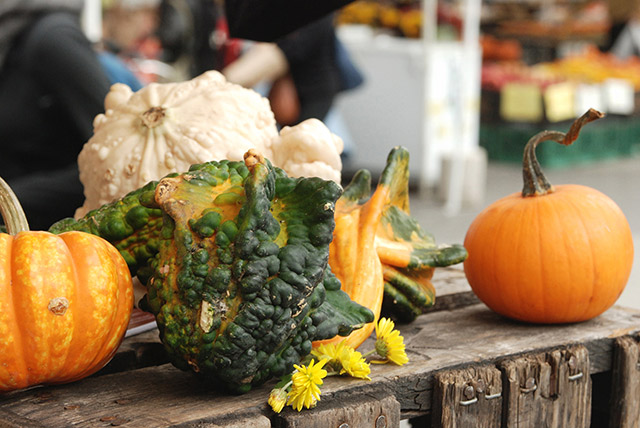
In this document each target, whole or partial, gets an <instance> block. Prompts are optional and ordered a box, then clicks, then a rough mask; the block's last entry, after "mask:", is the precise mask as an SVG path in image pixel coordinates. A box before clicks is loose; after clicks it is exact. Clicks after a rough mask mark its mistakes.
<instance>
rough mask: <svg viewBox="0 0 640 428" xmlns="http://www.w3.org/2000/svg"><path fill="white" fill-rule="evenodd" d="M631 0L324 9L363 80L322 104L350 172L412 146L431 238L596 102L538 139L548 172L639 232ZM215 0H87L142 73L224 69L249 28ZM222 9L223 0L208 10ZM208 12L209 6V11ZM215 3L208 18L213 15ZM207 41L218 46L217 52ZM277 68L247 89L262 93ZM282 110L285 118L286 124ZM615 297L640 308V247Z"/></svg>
mask: <svg viewBox="0 0 640 428" xmlns="http://www.w3.org/2000/svg"><path fill="white" fill-rule="evenodd" d="M637 3H640V2H638V1H635V0H625V1H619V0H618V1H616V0H610V1H588V0H526V1H518V0H485V1H479V0H460V1H454V0H441V1H437V0H422V1H418V0H357V1H355V2H353V3H351V4H349V5H347V6H346V7H344V8H343V9H341V10H339V11H338V12H337V13H336V14H335V16H334V17H333V24H334V27H335V34H336V35H337V38H338V40H339V41H340V43H341V45H342V46H343V47H344V48H345V50H346V52H347V54H348V56H349V58H350V60H351V63H352V65H353V66H354V67H355V69H356V71H357V73H358V74H359V78H360V80H359V81H357V82H356V84H354V85H352V86H351V87H348V88H346V89H341V90H339V91H337V93H336V94H335V97H334V98H333V99H332V103H331V107H330V109H329V112H328V113H327V115H326V116H325V117H323V118H321V119H323V120H324V121H325V123H326V124H327V126H328V127H329V128H330V129H331V130H332V131H333V132H334V133H336V134H337V135H339V136H340V137H341V138H342V139H343V140H344V142H345V151H344V153H343V175H344V180H345V182H346V181H348V179H349V178H350V176H351V175H352V174H353V173H354V172H355V171H357V170H358V169H360V168H367V169H369V170H370V171H371V172H372V173H373V174H374V176H375V175H376V174H379V173H380V171H381V170H382V168H383V167H384V165H385V159H386V156H387V154H388V152H389V150H390V149H391V148H392V147H393V146H396V145H403V146H405V147H407V148H408V149H409V151H410V153H411V164H410V170H411V189H412V196H411V204H412V206H411V209H412V214H413V215H414V216H415V217H416V218H417V219H418V220H419V222H420V223H421V225H422V226H423V227H424V228H425V229H426V230H428V231H430V232H432V233H433V234H434V235H435V237H436V239H437V240H438V242H440V243H461V242H463V240H464V236H465V232H466V230H467V228H468V226H469V224H470V223H471V221H472V220H473V218H474V217H475V215H476V214H477V213H479V212H480V211H481V210H482V209H483V208H484V207H485V206H487V205H488V204H490V203H491V202H493V201H495V200H497V199H498V198H500V197H502V196H506V195H507V194H510V193H513V192H518V191H520V189H521V187H522V177H521V161H522V151H523V147H524V144H525V143H526V142H527V140H528V139H529V138H530V137H532V136H533V135H534V134H536V133H537V132H539V131H542V130H545V129H554V130H559V131H564V132H566V131H567V130H568V128H569V126H570V124H571V122H572V120H573V119H575V118H576V117H578V116H580V115H581V114H582V113H584V112H585V111H586V110H587V109H588V108H590V107H593V108H596V109H598V110H600V111H602V112H605V113H606V114H607V116H606V118H605V119H602V120H600V121H598V122H595V123H592V124H589V125H588V126H587V127H586V128H585V129H584V130H583V132H582V134H581V136H580V138H579V140H578V141H577V142H576V143H575V144H574V145H573V146H570V147H561V146H560V145H557V144H554V143H545V144H542V145H541V146H540V147H539V148H538V150H537V154H538V159H539V160H540V162H541V164H542V166H543V168H544V170H545V172H546V174H547V177H548V178H549V180H550V181H551V182H552V183H555V184H567V183H575V184H584V185H588V186H591V187H594V188H596V189H598V190H600V191H602V192H604V193H605V194H607V195H608V196H610V197H611V198H612V199H613V200H614V201H615V202H616V203H618V205H619V206H620V207H621V208H622V210H623V211H624V213H625V215H626V216H627V219H628V220H629V223H630V225H631V228H632V231H633V237H634V241H635V242H636V245H637V243H638V242H640V239H639V237H640V192H639V191H638V187H637V183H640V120H639V118H640V117H639V116H640V95H639V94H640V58H639V57H638V54H640V14H639V13H638V9H639V8H638V6H637ZM220 4H221V3H220V2H216V1H214V0H207V1H206V2H205V1H201V0H170V1H164V0H102V1H101V0H87V1H86V7H85V11H84V20H83V22H84V25H85V29H86V33H87V35H88V36H89V38H90V39H91V40H92V41H93V42H94V43H95V44H96V47H97V49H99V50H102V51H104V52H108V53H110V54H113V55H115V56H116V57H117V58H118V59H119V60H120V61H122V62H123V64H125V65H126V67H127V68H128V69H129V70H131V71H132V72H133V74H134V75H135V76H136V77H137V79H139V81H140V83H141V85H146V84H148V83H151V82H165V81H178V80H184V79H188V78H190V77H193V76H194V75H197V74H199V72H201V71H202V70H204V69H210V68H218V69H220V68H222V67H226V66H228V65H229V64H231V63H233V62H234V61H235V60H237V59H238V58H241V57H242V56H243V55H244V54H245V53H246V52H248V51H249V50H250V49H251V47H252V46H254V45H255V43H254V42H251V41H246V40H235V39H230V38H229V36H228V31H226V26H225V23H224V19H221V17H220V15H219V14H216V13H215V12H216V11H217V12H219V8H220ZM216 8H218V9H216ZM212 11H213V13H211V12H212ZM213 16H216V18H215V19H213V18H212V17H213ZM214 56H215V58H214ZM272 84H273V81H269V80H268V79H260V81H259V82H253V83H252V85H251V86H252V87H254V89H256V90H258V91H260V92H262V93H264V94H265V95H267V94H269V91H270V90H271V86H272ZM283 124H286V123H283ZM638 253H639V251H638V250H636V256H635V263H634V269H633V271H632V276H631V279H630V281H629V284H628V286H627V288H626V290H625V292H624V294H623V295H622V297H621V298H620V300H619V301H618V303H619V304H622V305H625V306H631V307H635V308H640V264H639V260H640V256H639V255H638Z"/></svg>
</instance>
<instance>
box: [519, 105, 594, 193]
mask: <svg viewBox="0 0 640 428" xmlns="http://www.w3.org/2000/svg"><path fill="white" fill-rule="evenodd" d="M602 117H604V113H601V112H599V111H597V110H594V109H589V111H587V112H586V113H585V114H583V115H582V116H580V117H579V118H578V119H576V120H575V121H574V122H573V124H572V125H571V128H570V129H569V132H567V133H566V134H565V133H564V132H559V131H542V132H540V133H538V134H536V135H534V136H533V137H532V138H531V139H530V140H529V141H528V142H527V145H526V146H525V148H524V156H523V160H522V178H523V181H524V186H523V188H522V196H523V197H526V196H537V195H544V194H546V193H551V192H553V186H552V185H551V183H549V181H547V178H546V177H545V176H544V174H543V172H542V169H541V168H540V163H539V162H538V159H537V157H536V147H537V146H538V144H540V143H541V142H543V141H555V142H556V143H560V144H563V145H565V146H569V145H571V144H572V143H573V142H574V141H575V140H576V139H577V138H578V135H579V134H580V129H582V127H583V126H584V125H586V124H587V123H589V122H593V121H594V120H597V119H600V118H602Z"/></svg>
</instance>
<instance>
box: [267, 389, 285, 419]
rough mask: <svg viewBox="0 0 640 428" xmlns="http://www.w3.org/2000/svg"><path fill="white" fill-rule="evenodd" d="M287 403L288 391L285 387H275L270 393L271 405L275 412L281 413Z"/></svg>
mask: <svg viewBox="0 0 640 428" xmlns="http://www.w3.org/2000/svg"><path fill="white" fill-rule="evenodd" d="M286 403H287V391H286V390H285V388H275V389H272V390H271V394H269V405H270V406H271V408H272V409H273V411H274V412H276V413H280V412H281V411H282V409H283V408H284V405H285V404H286Z"/></svg>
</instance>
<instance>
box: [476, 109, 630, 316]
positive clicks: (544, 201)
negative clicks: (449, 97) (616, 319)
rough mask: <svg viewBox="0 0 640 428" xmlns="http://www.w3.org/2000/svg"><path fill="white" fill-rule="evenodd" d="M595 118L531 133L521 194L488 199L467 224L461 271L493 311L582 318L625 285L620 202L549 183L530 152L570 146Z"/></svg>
mask: <svg viewBox="0 0 640 428" xmlns="http://www.w3.org/2000/svg"><path fill="white" fill-rule="evenodd" d="M602 116H603V115H602V114H601V113H599V112H597V111H595V110H590V111H589V112H587V113H586V114H585V115H583V116H582V117H581V118H579V119H578V120H576V121H575V122H574V124H573V126H572V127H571V129H570V131H569V132H568V133H567V134H564V133H561V132H557V131H545V132H542V133H540V134H538V135H536V136H534V137H533V138H532V139H531V140H530V141H529V142H528V144H527V145H526V147H525V153H524V162H523V164H524V165H523V175H524V188H523V191H522V193H514V194H512V195H509V196H507V197H505V198H502V199H500V200H498V201H496V202H494V203H493V204H491V205H490V206H488V207H487V208H486V209H484V210H483V211H482V212H481V213H480V214H479V215H478V216H477V217H476V218H475V220H474V221H473V222H472V224H471V226H470V227H469V229H468V231H467V234H466V237H465V241H464V246H465V247H466V249H467V251H468V252H469V257H468V258H467V260H466V261H465V262H464V271H465V274H466V276H467V279H468V281H469V284H470V285H471V288H472V289H473V291H474V292H475V294H476V295H477V296H478V297H479V298H480V300H482V301H483V302H484V303H485V304H486V305H487V306H489V307H490V308H491V309H493V310H494V311H496V312H498V313H500V314H502V315H505V316H507V317H510V318H514V319H517V320H523V321H529V322H535V323H567V322H577V321H584V320H588V319H591V318H594V317H596V316H598V315H600V314H601V313H603V312H604V311H605V310H607V309H608V308H609V307H610V306H612V305H613V304H614V303H615V301H616V300H617V299H618V297H619V296H620V294H621V293H622V291H623V289H624V287H625V286H626V283H627V281H628V279H629V275H630V273H631V265H632V263H633V241H632V235H631V230H630V228H629V223H628V221H627V219H626V218H625V216H624V214H623V213H622V211H621V210H620V208H619V207H618V206H617V205H616V204H615V202H613V201H612V200H611V199H610V198H609V197H607V196H606V195H604V194H602V193H601V192H599V191H597V190H595V189H592V188H589V187H586V186H579V185H561V186H556V187H554V186H552V185H551V184H549V182H548V181H547V179H546V178H545V176H544V174H543V173H542V171H541V169H540V165H539V163H538V161H537V159H536V156H535V147H536V146H537V144H538V143H540V142H542V141H545V140H552V141H556V142H559V143H561V144H565V145H569V144H571V143H572V142H573V141H575V139H576V138H577V137H578V133H579V131H580V129H581V127H582V126H583V125H584V124H586V123H587V122H590V121H592V120H595V119H598V118H600V117H602Z"/></svg>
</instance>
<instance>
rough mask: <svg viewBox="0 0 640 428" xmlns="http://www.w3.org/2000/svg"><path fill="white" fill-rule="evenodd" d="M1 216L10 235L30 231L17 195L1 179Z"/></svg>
mask: <svg viewBox="0 0 640 428" xmlns="http://www.w3.org/2000/svg"><path fill="white" fill-rule="evenodd" d="M0 214H2V219H3V220H4V224H5V226H6V227H7V232H8V233H9V234H10V235H17V234H18V233H19V232H24V231H27V230H29V223H28V222H27V216H26V215H25V214H24V210H23V209H22V206H21V205H20V202H19V201H18V198H17V197H16V194H15V193H13V190H11V187H9V185H8V184H7V182H6V181H4V180H3V179H2V178H0Z"/></svg>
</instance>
